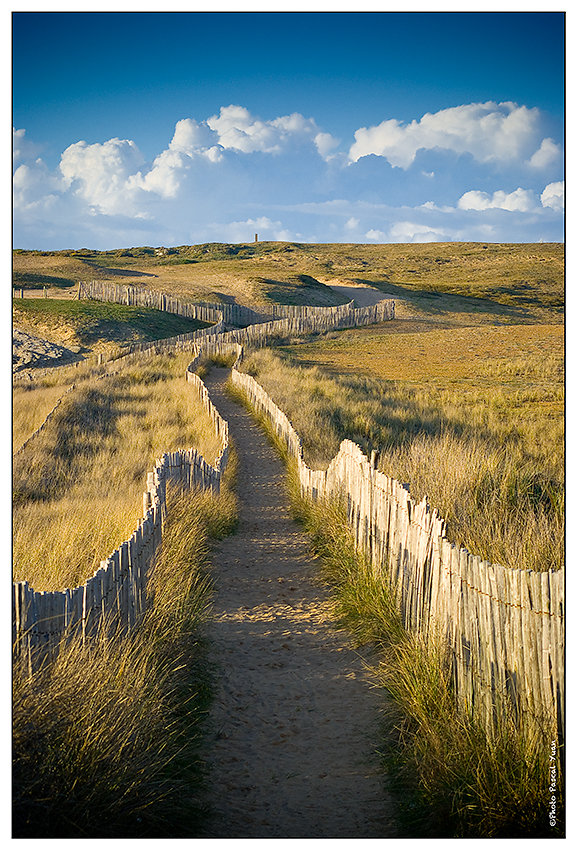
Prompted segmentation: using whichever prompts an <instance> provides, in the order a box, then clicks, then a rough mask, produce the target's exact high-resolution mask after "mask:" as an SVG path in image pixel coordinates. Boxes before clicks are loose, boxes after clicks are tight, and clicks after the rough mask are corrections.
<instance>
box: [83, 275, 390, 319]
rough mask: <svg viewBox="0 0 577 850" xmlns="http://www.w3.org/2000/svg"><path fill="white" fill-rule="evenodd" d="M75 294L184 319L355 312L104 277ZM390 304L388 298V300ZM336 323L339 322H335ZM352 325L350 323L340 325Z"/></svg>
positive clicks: (344, 307) (340, 307) (331, 315)
mask: <svg viewBox="0 0 577 850" xmlns="http://www.w3.org/2000/svg"><path fill="white" fill-rule="evenodd" d="M78 297H79V298H92V299H93V300H95V301H113V302H115V303H117V304H129V305H132V306H138V307H150V308H153V309H154V310H164V311H165V312H168V313H174V314H175V315H178V316H184V317H185V318H188V319H198V320H199V321H202V322H219V321H221V320H222V321H224V323H225V324H227V325H254V324H257V323H260V322H266V321H272V320H274V319H315V318H322V319H324V320H325V321H327V322H328V323H330V322H331V320H332V321H337V320H339V319H341V318H343V317H345V316H349V315H350V314H351V313H354V312H355V307H354V302H353V301H350V302H349V303H348V304H339V305H337V306H334V307H310V306H306V305H302V306H300V305H299V306H291V305H287V304H260V305H259V306H258V308H257V309H253V308H251V307H246V306H244V305H243V304H230V303H222V304H220V303H219V304H208V303H204V302H195V303H193V302H188V301H181V300H180V299H178V298H175V297H174V296H172V295H167V294H166V293H163V292H156V291H154V290H151V289H147V288H144V287H137V286H126V285H124V284H116V283H109V282H108V281H99V280H93V281H91V282H90V283H82V282H79V283H78ZM388 303H389V304H391V303H392V302H388ZM335 326H336V327H340V325H338V324H337V325H335ZM342 327H353V325H352V324H351V325H346V324H345V325H342Z"/></svg>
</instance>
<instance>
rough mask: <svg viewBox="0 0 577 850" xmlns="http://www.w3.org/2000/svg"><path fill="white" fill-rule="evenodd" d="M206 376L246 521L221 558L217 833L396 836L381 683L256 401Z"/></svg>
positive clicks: (212, 751)
mask: <svg viewBox="0 0 577 850" xmlns="http://www.w3.org/2000/svg"><path fill="white" fill-rule="evenodd" d="M227 374H228V372H227V370H224V369H213V370H212V371H211V373H210V375H209V376H208V378H207V379H206V383H207V386H208V387H209V390H210V392H211V395H212V398H213V400H214V402H215V404H216V406H217V407H218V409H219V410H220V411H221V413H222V415H223V416H224V417H225V418H226V419H228V421H229V423H230V429H231V436H232V438H233V440H234V443H235V446H236V450H237V453H238V455H239V478H238V491H239V493H240V494H241V501H242V504H241V516H240V526H239V530H238V532H237V533H236V534H235V535H233V536H231V537H229V538H228V539H226V540H224V541H222V542H221V543H220V544H219V547H218V550H217V552H216V553H215V557H214V559H213V563H214V578H215V583H216V596H215V604H214V612H213V613H214V620H213V622H212V624H211V626H210V638H211V643H212V648H211V653H212V660H213V662H214V663H215V665H216V666H217V668H218V681H217V689H216V695H215V701H214V707H213V713H212V719H211V724H210V725H211V729H210V732H209V740H208V744H207V758H208V760H209V763H210V764H211V770H210V775H209V782H208V787H209V789H210V790H209V794H210V797H211V798H210V799H209V800H208V801H207V802H208V805H209V806H210V808H211V809H212V812H213V814H212V816H211V817H210V818H209V820H208V822H207V824H206V827H205V830H204V832H203V833H202V834H201V835H200V836H199V837H208V838H378V837H392V836H393V835H394V834H395V831H394V819H393V807H392V803H391V801H390V799H389V797H388V795H387V792H386V789H385V788H384V787H383V780H382V778H381V776H380V775H379V771H378V762H377V758H376V757H375V756H374V755H373V753H372V748H373V747H374V746H375V743H376V742H377V741H378V732H377V725H378V697H377V695H376V693H375V692H374V691H372V690H371V689H370V688H369V685H368V682H367V680H366V677H365V674H364V670H363V663H362V660H361V658H360V657H359V655H358V654H357V653H356V652H355V651H354V650H353V649H351V647H350V646H349V645H348V643H347V640H346V637H345V636H344V635H343V634H342V633H339V632H337V631H335V630H334V629H333V628H331V624H330V604H329V601H328V592H327V590H326V588H324V587H323V586H322V584H320V583H319V582H318V580H315V573H316V572H317V567H316V565H315V563H314V561H313V560H312V559H311V556H310V554H309V551H308V541H307V538H306V537H305V535H304V534H303V533H302V531H301V530H300V528H299V526H297V524H296V523H295V522H294V521H293V520H292V519H291V517H290V514H289V511H288V500H287V496H286V493H285V489H284V468H283V466H282V464H281V461H280V460H279V459H278V457H277V456H276V454H275V453H274V451H273V449H272V448H271V447H270V445H269V444H268V442H267V440H266V438H265V437H264V435H263V433H262V432H261V430H260V429H259V428H257V427H256V426H255V425H254V423H253V422H252V420H251V418H250V416H249V414H248V413H247V412H246V411H245V410H244V409H243V408H242V407H240V406H239V405H237V404H234V403H233V402H231V401H230V400H229V399H228V398H227V397H226V396H225V395H224V393H223V385H224V380H225V378H226V376H227Z"/></svg>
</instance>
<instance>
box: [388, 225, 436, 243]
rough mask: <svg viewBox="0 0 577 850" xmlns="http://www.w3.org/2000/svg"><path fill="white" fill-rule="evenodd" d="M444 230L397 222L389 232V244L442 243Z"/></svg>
mask: <svg viewBox="0 0 577 850" xmlns="http://www.w3.org/2000/svg"><path fill="white" fill-rule="evenodd" d="M445 236H446V232H445V230H443V229H441V228H439V227H434V226H431V225H427V224H416V223H415V222H412V221H399V222H397V223H396V224H393V226H392V227H391V229H390V231H389V241H390V242H442V241H443V237H445Z"/></svg>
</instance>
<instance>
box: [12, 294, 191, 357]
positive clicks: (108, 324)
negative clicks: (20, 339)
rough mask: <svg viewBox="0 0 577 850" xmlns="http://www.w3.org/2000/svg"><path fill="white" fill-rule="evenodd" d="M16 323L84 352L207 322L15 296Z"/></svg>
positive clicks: (98, 304) (140, 310) (146, 311)
mask: <svg viewBox="0 0 577 850" xmlns="http://www.w3.org/2000/svg"><path fill="white" fill-rule="evenodd" d="M12 315H13V321H14V325H15V326H16V327H18V328H20V329H21V330H24V331H26V332H28V333H31V334H34V335H35V336H40V337H43V338H44V339H49V340H50V341H51V342H56V343H58V344H61V345H65V346H67V347H70V346H72V347H73V348H75V349H78V350H79V351H80V352H82V353H86V352H89V351H101V350H106V349H110V348H111V347H113V348H117V347H118V346H122V345H123V344H127V343H131V342H148V341H151V340H154V339H164V338H166V337H170V336H177V335H178V334H184V333H191V332H192V331H195V330H198V328H203V327H206V326H207V325H206V323H204V322H199V321H197V320H196V319H187V318H184V317H182V316H176V315H173V314H171V313H165V312H163V311H161V310H151V309H149V308H147V307H129V306H127V305H125V304H111V303H104V302H102V303H101V302H98V301H76V300H60V299H56V298H22V299H20V298H15V299H14V300H13V310H12Z"/></svg>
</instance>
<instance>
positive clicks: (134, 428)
mask: <svg viewBox="0 0 577 850" xmlns="http://www.w3.org/2000/svg"><path fill="white" fill-rule="evenodd" d="M189 360H190V354H188V353H185V354H180V355H176V356H168V355H165V356H159V357H156V358H154V359H153V360H143V361H142V362H140V363H138V362H137V363H135V364H133V365H130V366H126V367H125V368H124V369H123V370H122V372H121V373H120V374H118V375H112V376H110V377H103V378H101V379H97V378H90V377H87V378H86V379H85V380H83V381H82V380H81V381H80V382H77V385H76V389H75V390H74V392H73V393H70V394H69V395H67V396H66V397H65V398H64V400H63V402H62V404H61V405H60V407H59V408H58V410H57V412H56V414H55V416H54V418H53V420H51V422H50V424H49V426H48V427H47V428H46V429H45V431H43V432H42V433H41V434H40V435H39V436H37V437H35V438H34V439H33V440H32V441H31V442H30V443H29V444H28V445H27V446H26V447H25V449H24V450H23V452H22V453H20V454H18V455H17V456H16V457H15V458H14V466H13V469H14V475H13V491H14V499H15V507H14V515H13V520H14V541H13V556H14V580H15V581H23V580H26V581H28V582H29V583H30V584H31V585H32V586H33V587H34V589H35V590H62V589H64V588H66V587H76V586H78V585H79V584H82V583H83V582H84V581H85V580H86V578H88V577H89V576H90V575H92V573H93V572H94V569H95V568H97V567H98V566H99V563H100V560H101V559H103V558H106V557H107V556H108V555H109V554H110V553H111V552H112V551H113V550H114V549H115V548H116V547H117V546H119V545H120V543H121V542H122V541H123V540H125V539H127V538H128V537H129V536H130V535H131V534H132V532H133V530H134V529H135V528H136V526H137V524H138V520H139V519H140V517H141V516H142V493H143V491H144V489H145V487H146V473H147V472H149V471H150V470H151V469H152V468H153V466H154V463H155V460H156V458H157V457H160V456H161V455H162V454H164V452H165V451H174V450H175V449H177V448H188V447H190V446H194V447H195V448H198V449H199V450H200V451H201V452H202V454H203V455H204V457H206V459H207V460H208V461H209V462H214V459H215V457H216V455H217V453H218V451H219V450H220V444H219V441H218V439H217V437H216V435H215V433H214V431H213V428H212V424H211V422H210V419H209V418H208V416H207V415H206V414H205V412H204V409H203V408H202V406H201V405H200V403H199V402H197V401H196V400H195V399H194V397H193V394H192V392H191V390H190V388H189V386H188V385H187V384H186V381H185V379H184V372H185V369H186V366H187V364H188V362H189ZM66 371H67V372H68V374H70V371H71V370H66ZM62 378H63V383H62V384H60V385H56V386H54V387H50V386H48V387H44V386H42V382H40V386H39V387H38V388H32V389H20V388H19V389H18V390H17V391H16V394H15V404H14V409H15V416H14V421H15V434H17V435H18V436H17V441H18V442H19V443H20V445H21V444H22V442H23V440H24V439H26V438H27V437H28V436H29V435H30V433H31V430H33V426H34V425H36V427H37V424H36V423H37V421H38V418H39V416H40V415H41V413H39V414H38V415H37V416H36V417H35V418H33V419H31V415H30V410H31V407H33V406H34V398H35V396H38V397H39V404H38V408H39V410H40V411H41V412H44V411H46V409H47V408H48V406H49V404H50V403H51V402H52V401H53V400H54V396H55V395H56V396H58V394H59V393H62V392H64V390H65V389H66V387H67V386H69V384H68V378H67V376H66V375H63V376H62Z"/></svg>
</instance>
